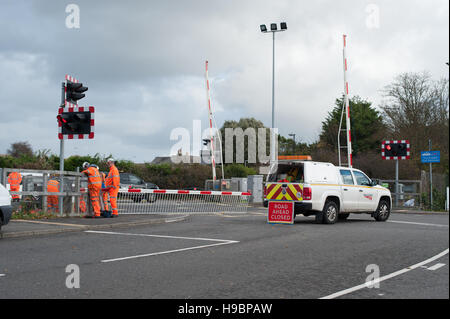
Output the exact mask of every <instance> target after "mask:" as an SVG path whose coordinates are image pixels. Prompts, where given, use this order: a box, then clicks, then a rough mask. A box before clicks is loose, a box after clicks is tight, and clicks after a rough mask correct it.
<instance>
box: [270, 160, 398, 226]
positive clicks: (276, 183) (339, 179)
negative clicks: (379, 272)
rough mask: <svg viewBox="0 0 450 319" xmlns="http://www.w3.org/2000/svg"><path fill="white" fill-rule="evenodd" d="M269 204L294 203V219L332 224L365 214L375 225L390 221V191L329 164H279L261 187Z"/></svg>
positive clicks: (360, 174)
mask: <svg viewBox="0 0 450 319" xmlns="http://www.w3.org/2000/svg"><path fill="white" fill-rule="evenodd" d="M264 196H265V199H264V206H267V203H268V201H294V202H295V204H294V207H295V208H294V210H295V212H294V213H295V215H297V214H303V215H305V216H309V215H315V216H316V222H318V223H325V224H334V223H335V222H336V221H338V219H346V218H347V217H348V216H349V215H350V213H357V214H361V213H368V214H371V215H372V217H374V218H375V220H377V221H386V220H387V219H388V218H389V215H390V212H391V207H392V200H391V193H390V191H389V190H388V189H387V188H385V187H382V186H380V185H377V183H376V182H375V181H373V180H371V179H370V178H369V177H367V175H366V174H364V172H362V171H360V170H358V169H355V168H349V167H338V166H334V165H333V164H331V163H322V162H312V161H278V162H277V163H275V164H272V166H271V168H270V173H269V175H268V176H267V181H266V184H265V187H264Z"/></svg>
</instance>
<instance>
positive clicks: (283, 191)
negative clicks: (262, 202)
mask: <svg viewBox="0 0 450 319" xmlns="http://www.w3.org/2000/svg"><path fill="white" fill-rule="evenodd" d="M265 194H266V199H267V200H282V201H302V200H303V184H299V183H266V191H265Z"/></svg>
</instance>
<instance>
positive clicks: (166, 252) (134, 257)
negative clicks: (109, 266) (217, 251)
mask: <svg viewBox="0 0 450 319" xmlns="http://www.w3.org/2000/svg"><path fill="white" fill-rule="evenodd" d="M234 243H236V242H235V241H230V242H223V243H217V244H210V245H203V246H195V247H188V248H181V249H174V250H168V251H161V252H157V253H150V254H143V255H135V256H128V257H121V258H114V259H105V260H102V263H109V262H113V261H121V260H127V259H136V258H142V257H150V256H157V255H164V254H171V253H177V252H180V251H186V250H193V249H200V248H207V247H214V246H220V245H229V244H234Z"/></svg>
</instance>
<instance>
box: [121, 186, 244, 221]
mask: <svg viewBox="0 0 450 319" xmlns="http://www.w3.org/2000/svg"><path fill="white" fill-rule="evenodd" d="M250 195H251V194H250V193H247V192H214V191H187V190H160V189H120V191H119V194H118V199H117V205H118V209H119V214H149V213H157V214H171V215H172V214H214V213H230V214H245V213H247V208H248V199H249V196H250Z"/></svg>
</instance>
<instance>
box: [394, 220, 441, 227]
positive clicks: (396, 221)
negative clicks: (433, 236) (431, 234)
mask: <svg viewBox="0 0 450 319" xmlns="http://www.w3.org/2000/svg"><path fill="white" fill-rule="evenodd" d="M387 222H388V223H397V224H411V225H422V226H435V227H448V225H443V224H428V223H415V222H405V221H401V220H388V221H387Z"/></svg>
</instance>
